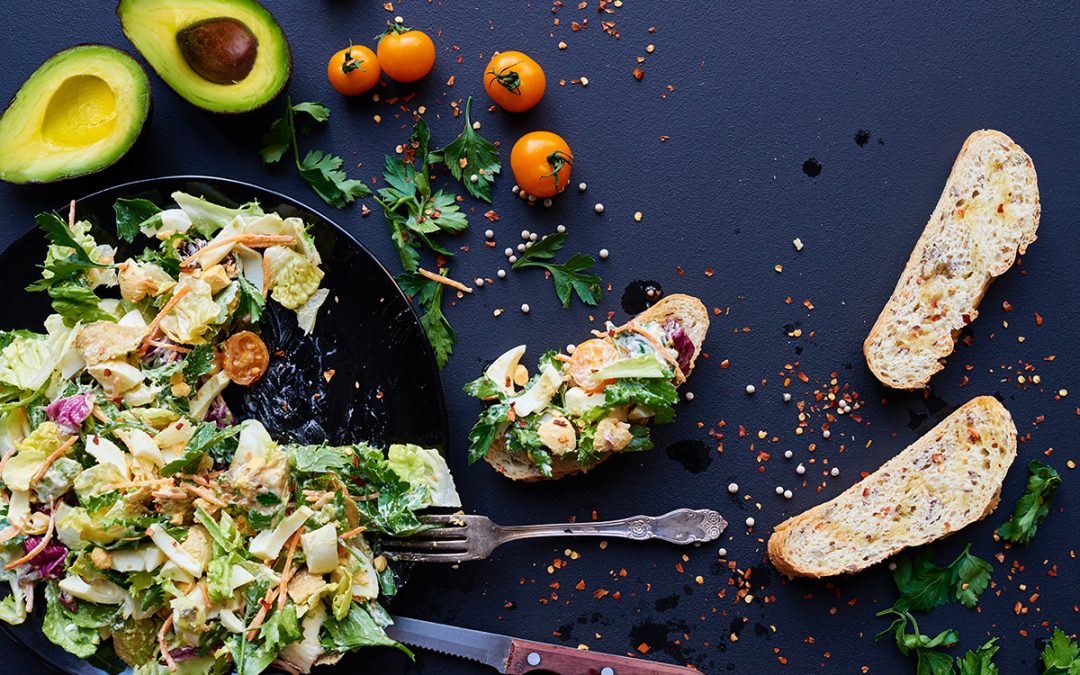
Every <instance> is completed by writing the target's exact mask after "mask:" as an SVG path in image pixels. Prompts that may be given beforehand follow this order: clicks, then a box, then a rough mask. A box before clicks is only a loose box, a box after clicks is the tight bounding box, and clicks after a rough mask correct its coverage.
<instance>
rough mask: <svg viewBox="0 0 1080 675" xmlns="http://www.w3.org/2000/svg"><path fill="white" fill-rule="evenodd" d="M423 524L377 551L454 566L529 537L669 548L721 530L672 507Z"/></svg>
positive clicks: (715, 517)
mask: <svg viewBox="0 0 1080 675" xmlns="http://www.w3.org/2000/svg"><path fill="white" fill-rule="evenodd" d="M420 520H421V522H423V523H424V524H425V525H435V526H436V527H435V528H434V529H430V530H425V531H424V532H420V533H419V534H415V535H413V536H412V537H409V538H407V539H384V540H383V542H382V544H383V548H382V553H383V554H384V555H386V556H387V557H389V558H392V559H394V560H403V561H407V562H441V563H459V562H464V561H466V560H480V559H481V558H486V557H488V556H489V555H491V552H492V551H494V550H495V549H496V548H498V547H499V546H501V545H503V544H505V543H506V542H508V541H514V540H515V539H531V538H534V537H561V536H569V537H618V538H622V539H636V540H639V541H641V540H645V539H662V540H663V541H667V542H671V543H672V544H693V543H698V542H707V541H713V540H715V539H718V538H719V537H720V533H721V532H723V531H724V528H726V527H727V521H725V520H724V519H723V518H722V517H721V516H720V514H719V513H717V512H716V511H710V510H708V509H696V510H695V509H676V510H675V511H672V512H671V513H666V514H664V515H662V516H656V517H652V516H633V517H630V518H623V519H622V520H608V521H604V522H596V523H560V524H556V525H515V526H503V525H497V524H495V523H494V522H492V521H491V519H490V518H488V517H487V516H467V515H446V516H443V515H438V516H435V515H433V516H421V518H420Z"/></svg>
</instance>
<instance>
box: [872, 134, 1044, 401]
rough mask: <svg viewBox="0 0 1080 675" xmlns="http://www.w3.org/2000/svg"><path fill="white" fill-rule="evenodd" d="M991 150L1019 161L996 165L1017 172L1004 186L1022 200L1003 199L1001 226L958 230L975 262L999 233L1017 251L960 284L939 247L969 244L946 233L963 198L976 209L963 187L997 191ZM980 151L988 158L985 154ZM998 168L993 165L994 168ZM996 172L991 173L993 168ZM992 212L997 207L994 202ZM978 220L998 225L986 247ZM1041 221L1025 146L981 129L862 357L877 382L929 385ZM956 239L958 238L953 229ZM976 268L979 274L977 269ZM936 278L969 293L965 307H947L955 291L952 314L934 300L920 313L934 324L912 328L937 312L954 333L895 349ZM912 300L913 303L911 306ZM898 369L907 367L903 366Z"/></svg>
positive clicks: (956, 166) (987, 232)
mask: <svg viewBox="0 0 1080 675" xmlns="http://www.w3.org/2000/svg"><path fill="white" fill-rule="evenodd" d="M993 152H1001V153H1004V155H1005V157H1007V158H1008V159H1009V161H1010V162H1015V164H1012V163H1010V164H1009V165H1008V166H1005V167H1000V166H999V167H997V169H996V171H997V173H998V174H1001V175H1004V176H1005V177H1006V178H1008V177H1010V176H1012V177H1017V176H1014V175H1013V174H1014V173H1015V174H1018V180H1016V181H1010V182H1008V183H1007V184H1006V186H1005V187H1006V189H1007V190H1008V196H1009V197H1010V198H1011V197H1013V196H1015V195H1018V196H1020V197H1021V198H1020V199H1019V200H1016V202H1017V203H1019V206H1018V207H1016V208H1014V206H1013V204H1014V200H1012V199H1009V200H1007V201H1005V204H1007V205H1008V211H1007V212H1006V211H999V212H998V213H1003V214H1004V215H1003V216H1002V218H1000V220H1001V221H1002V222H1001V223H1000V225H998V224H997V223H996V221H994V220H993V219H994V218H996V216H995V215H993V213H992V212H991V214H990V215H989V216H986V215H984V214H979V213H978V212H975V215H974V216H970V217H969V219H968V222H966V223H965V225H964V228H960V231H961V232H963V233H964V234H966V235H968V236H970V237H971V239H972V242H971V243H970V244H969V246H972V247H974V249H973V251H972V255H973V256H974V257H978V253H977V251H978V249H979V247H983V248H985V249H986V250H987V251H989V250H990V249H991V248H993V244H995V241H996V239H995V238H994V237H995V234H996V233H995V231H994V230H995V228H997V232H1002V231H1004V230H1005V229H1006V228H1012V230H1014V231H1013V232H1010V233H1008V234H1010V235H1012V238H1013V239H1014V242H1013V245H1011V246H1007V247H1006V250H1007V254H1006V253H1005V252H1003V251H999V252H998V257H997V260H995V261H993V264H991V265H990V266H989V267H988V268H987V269H972V270H971V271H970V272H969V273H968V274H969V276H965V277H963V278H962V279H959V280H955V279H952V278H951V276H950V274H949V273H950V272H951V271H952V269H953V267H954V265H953V259H952V258H951V257H948V258H947V259H944V260H943V259H942V249H947V248H949V247H950V245H951V246H956V247H961V246H962V245H964V243H965V242H959V243H958V242H957V241H956V240H955V238H954V239H950V238H949V234H947V233H946V228H947V227H949V226H954V225H955V223H957V222H959V221H962V220H964V217H965V216H964V213H965V211H964V209H963V208H957V207H956V205H957V204H964V205H965V206H966V202H965V200H971V205H972V207H974V206H975V205H976V203H977V198H976V197H973V196H971V195H970V194H969V193H967V192H966V191H965V192H963V193H962V194H961V191H960V187H961V186H965V187H970V183H971V182H972V181H973V180H974V181H975V182H976V184H978V185H983V184H987V185H993V186H995V187H996V185H995V184H994V183H993V181H992V176H991V175H990V174H989V173H986V172H982V171H981V169H983V168H985V167H984V166H983V165H982V162H985V161H986V160H987V156H986V155H988V154H989V153H993ZM979 153H983V154H981V155H980V154H979ZM993 164H994V163H993V162H991V165H992V166H993ZM1006 169H1009V170H1010V171H1007V170H1006ZM1012 169H1016V171H1015V172H1012V171H1011V170H1012ZM991 170H992V171H993V168H992V169H991ZM984 192H985V194H981V195H980V197H979V198H981V199H982V200H983V202H984V205H985V203H988V201H989V200H991V199H996V197H997V195H994V194H991V192H990V190H989V189H987V190H985V191H984ZM978 193H979V191H978V190H976V191H975V194H978ZM991 206H994V205H993V204H991ZM980 215H982V216H983V222H984V223H985V222H987V220H990V221H991V222H993V227H986V228H983V232H982V233H981V234H982V235H983V236H984V237H985V238H986V240H985V241H983V240H978V237H979V234H980V232H978V230H979V224H978V223H975V224H972V223H971V222H970V221H971V218H975V219H978V218H979V217H980ZM1039 215H1040V205H1039V188H1038V176H1037V175H1036V173H1035V166H1034V164H1033V163H1032V161H1031V158H1030V157H1029V156H1028V155H1027V153H1025V152H1024V150H1023V148H1021V147H1020V146H1019V145H1017V144H1016V143H1015V142H1013V140H1012V139H1011V138H1009V137H1008V136H1006V135H1005V134H1003V133H1001V132H1000V131H995V130H992V129H983V130H980V131H976V132H974V133H972V134H971V135H970V136H968V138H967V140H966V141H965V142H964V145H963V147H962V148H961V149H960V152H959V154H958V155H957V157H956V161H955V162H954V163H953V167H952V170H951V171H950V173H949V178H948V180H947V181H946V183H945V188H944V190H943V191H942V194H941V197H940V198H939V200H938V203H937V206H936V207H935V209H934V212H933V214H931V216H930V220H929V221H928V222H927V224H926V227H925V228H924V229H923V233H922V235H921V236H920V237H919V240H918V242H916V244H915V248H914V249H913V250H912V252H911V256H910V257H909V258H908V262H907V264H906V265H905V267H904V270H903V272H902V273H901V275H900V279H899V280H898V281H897V284H896V287H895V289H894V290H893V292H892V295H891V296H890V297H889V300H888V302H887V303H886V304H885V307H884V308H883V309H882V310H881V314H880V315H878V318H877V321H875V322H874V325H873V327H872V328H871V329H870V333H869V334H868V335H867V337H866V340H865V341H864V342H863V354H864V355H865V357H866V363H867V366H868V367H869V368H870V370H871V372H873V373H874V376H875V377H877V378H878V380H880V381H881V382H882V383H883V384H885V385H886V386H889V387H892V388H894V389H908V390H910V389H919V388H922V387H925V386H926V385H927V384H928V383H929V382H930V378H931V377H932V376H933V375H934V374H935V373H937V372H938V371H939V370H941V369H942V368H944V367H945V364H944V359H945V357H947V356H948V355H949V354H951V353H952V351H953V349H954V347H955V344H956V338H957V337H958V336H959V333H960V330H961V329H962V328H963V325H965V323H968V322H970V321H972V320H974V319H975V317H976V316H977V315H978V306H979V303H980V302H981V301H982V298H983V296H984V295H985V294H986V290H987V288H989V286H990V283H991V282H992V281H993V280H994V278H996V277H998V276H1000V275H1001V274H1003V273H1005V272H1006V271H1007V270H1008V269H1009V268H1010V267H1011V266H1012V264H1013V262H1014V261H1015V257H1016V255H1023V254H1024V252H1025V251H1026V250H1027V246H1028V244H1030V243H1031V242H1033V241H1035V238H1036V235H1035V232H1036V230H1037V229H1038V226H1039ZM965 228H966V229H965ZM952 234H953V235H955V234H956V232H955V227H954V231H953V232H952ZM931 263H932V264H933V267H932V269H931V270H927V269H926V268H927V267H930V266H931ZM972 267H973V268H974V265H973V266H972ZM928 272H929V273H928ZM935 276H936V277H938V278H947V279H948V282H949V283H950V284H951V285H950V286H948V288H950V289H951V290H952V291H953V292H955V291H956V290H957V287H959V289H960V290H962V291H964V293H963V294H962V295H967V296H969V297H968V302H967V303H966V304H965V305H961V306H956V307H950V304H951V302H952V301H953V297H952V293H949V294H948V296H947V297H946V298H944V299H943V301H942V307H947V308H948V310H947V311H946V310H944V309H943V310H941V311H940V312H939V311H938V306H937V304H936V302H934V304H933V307H934V309H933V310H931V309H929V308H928V307H926V308H921V309H922V312H923V313H925V314H928V315H929V318H928V317H926V316H924V317H921V319H920V321H916V325H915V326H914V329H915V330H919V329H921V328H924V327H926V326H927V325H928V323H929V324H932V323H933V322H934V321H935V319H934V318H933V317H934V316H935V314H940V316H939V317H938V318H937V319H936V320H937V321H947V322H948V325H949V326H950V328H951V329H950V330H949V331H948V333H947V334H946V335H939V336H938V339H933V340H928V341H926V342H925V344H924V345H921V346H920V347H919V349H917V350H902V349H900V348H899V346H898V345H895V344H893V342H894V339H893V338H894V337H895V335H897V334H898V333H899V334H903V335H906V333H907V331H910V330H911V328H909V327H905V326H904V325H903V320H904V319H905V318H910V317H911V316H912V315H913V314H915V313H917V312H918V311H919V310H920V304H921V303H917V301H916V298H917V296H918V294H919V293H921V292H923V291H924V289H926V288H927V287H928V286H929V285H931V284H932V283H933V282H934V281H935V278H934V277H935ZM913 302H916V304H915V306H914V307H912V306H911V305H912V303H913ZM919 324H921V325H919ZM929 327H930V330H928V331H924V334H926V335H928V336H930V337H933V335H932V334H933V333H934V332H935V331H934V328H935V327H934V326H932V325H930V326H929ZM912 339H918V338H917V337H916V338H912ZM913 352H915V353H913ZM912 356H916V357H921V359H913V358H911V357H912ZM920 361H921V363H919V364H918V365H919V366H921V367H914V371H915V372H903V373H896V372H893V370H894V368H896V367H898V366H899V367H900V370H902V371H907V370H908V368H909V367H912V366H914V365H915V364H916V363H917V362H920ZM900 364H907V365H906V366H902V365H900Z"/></svg>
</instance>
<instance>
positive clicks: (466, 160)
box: [429, 96, 502, 203]
mask: <svg viewBox="0 0 1080 675" xmlns="http://www.w3.org/2000/svg"><path fill="white" fill-rule="evenodd" d="M471 109H472V96H470V97H469V98H468V99H467V100H466V101H465V115H464V117H465V128H464V129H462V130H461V134H460V135H459V136H458V137H457V138H456V139H454V141H453V142H452V143H450V145H447V146H446V147H444V148H440V149H439V150H434V151H432V153H431V155H430V156H429V161H432V162H443V163H444V164H446V168H447V169H449V170H450V175H452V176H453V177H454V178H456V179H457V180H458V181H460V182H461V184H462V185H464V186H465V189H466V190H468V191H469V194H471V195H472V196H473V197H476V198H477V199H482V200H484V201H485V202H488V203H491V191H492V187H493V186H494V184H495V174H497V173H499V172H500V171H502V164H500V163H499V149H498V148H497V147H495V144H494V143H492V142H491V141H489V140H487V139H486V138H484V137H483V136H481V135H480V134H478V133H477V132H476V129H473V124H472V116H471V115H470V112H471Z"/></svg>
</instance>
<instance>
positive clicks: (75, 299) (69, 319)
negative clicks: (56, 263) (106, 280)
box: [49, 282, 116, 326]
mask: <svg viewBox="0 0 1080 675" xmlns="http://www.w3.org/2000/svg"><path fill="white" fill-rule="evenodd" d="M49 297H50V298H52V308H53V311H54V312H56V313H57V314H59V315H60V316H62V317H63V318H64V324H65V325H67V326H74V325H75V324H76V323H78V322H80V321H81V322H83V323H90V322H91V321H113V322H115V321H116V317H114V316H113V315H112V314H109V313H108V312H105V311H103V310H102V309H101V307H100V306H99V303H100V302H101V298H99V297H98V296H97V294H95V293H94V292H93V291H92V290H90V289H89V288H87V287H86V286H83V285H82V284H79V283H75V282H70V283H65V284H61V285H56V286H50V287H49Z"/></svg>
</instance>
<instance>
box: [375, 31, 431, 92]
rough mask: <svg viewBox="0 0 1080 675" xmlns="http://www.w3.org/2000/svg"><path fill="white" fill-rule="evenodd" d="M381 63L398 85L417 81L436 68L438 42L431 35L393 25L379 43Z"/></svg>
mask: <svg viewBox="0 0 1080 675" xmlns="http://www.w3.org/2000/svg"><path fill="white" fill-rule="evenodd" d="M378 50H379V64H380V65H381V66H382V69H383V72H384V73H386V74H387V75H388V76H389V77H391V78H393V79H395V80H397V81H398V82H415V81H417V80H419V79H420V78H422V77H424V76H425V75H427V74H428V73H430V72H431V67H432V66H434V65H435V43H433V42H432V41H431V38H429V37H428V36H427V34H425V33H422V32H420V31H418V30H413V29H412V28H409V27H407V26H402V25H401V24H396V23H391V24H390V27H389V28H387V29H386V33H384V34H383V36H382V39H381V40H379V46H378Z"/></svg>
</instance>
